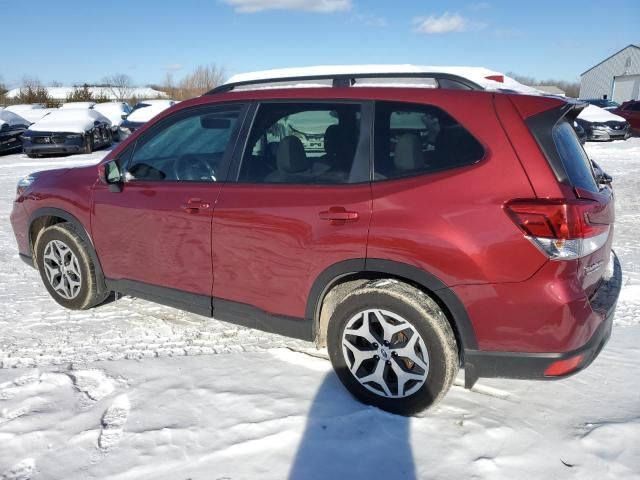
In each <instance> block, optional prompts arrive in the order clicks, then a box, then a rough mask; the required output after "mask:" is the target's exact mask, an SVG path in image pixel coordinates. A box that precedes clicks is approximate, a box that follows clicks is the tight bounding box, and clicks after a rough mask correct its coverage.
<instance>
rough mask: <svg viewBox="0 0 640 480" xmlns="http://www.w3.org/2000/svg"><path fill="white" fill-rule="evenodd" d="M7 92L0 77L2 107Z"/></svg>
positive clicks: (0, 102)
mask: <svg viewBox="0 0 640 480" xmlns="http://www.w3.org/2000/svg"><path fill="white" fill-rule="evenodd" d="M8 91H9V89H8V88H7V86H6V85H5V83H4V80H3V79H2V77H0V104H1V105H4V104H5V103H6V101H7V99H6V94H7V92H8Z"/></svg>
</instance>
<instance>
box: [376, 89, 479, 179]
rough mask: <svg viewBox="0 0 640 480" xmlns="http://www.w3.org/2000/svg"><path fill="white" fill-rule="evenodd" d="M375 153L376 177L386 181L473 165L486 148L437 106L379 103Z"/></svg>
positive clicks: (377, 106) (377, 105) (377, 107)
mask: <svg viewBox="0 0 640 480" xmlns="http://www.w3.org/2000/svg"><path fill="white" fill-rule="evenodd" d="M374 153H375V156H374V180H386V179H393V178H400V177H407V176H413V175H422V174H425V173H431V172H438V171H441V170H447V169H450V168H456V167H462V166H466V165H473V164H474V163H477V162H479V161H480V160H481V159H482V157H483V156H484V149H483V148H482V145H481V144H480V142H478V140H476V139H475V138H474V137H473V136H472V135H471V134H470V133H469V132H468V131H467V130H466V129H465V128H464V127H463V126H462V125H460V124H459V123H458V122H457V121H456V120H455V119H453V118H452V117H451V116H450V115H448V114H447V113H446V112H444V111H443V110H441V109H439V108H437V107H434V106H432V105H416V104H410V103H391V102H378V103H377V104H376V116H375V152H374Z"/></svg>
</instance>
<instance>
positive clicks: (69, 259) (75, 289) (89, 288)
mask: <svg viewBox="0 0 640 480" xmlns="http://www.w3.org/2000/svg"><path fill="white" fill-rule="evenodd" d="M34 250H35V252H36V264H37V266H38V270H39V272H40V277H41V278H42V282H43V283H44V286H45V287H46V289H47V291H48V292H49V294H50V295H51V296H52V297H53V299H54V300H55V301H56V302H58V303H59V304H60V305H62V306H63V307H66V308H70V309H72V310H84V309H87V308H91V307H93V306H96V305H98V304H100V303H102V302H103V301H104V300H105V299H106V298H107V296H108V294H109V292H101V291H100V289H99V288H98V278H97V273H96V268H95V265H94V263H93V260H92V259H91V256H90V255H89V251H88V247H87V245H86V243H85V241H84V240H83V239H82V237H81V236H80V235H79V234H78V233H77V231H76V229H75V228H74V227H73V225H71V224H70V223H58V224H55V225H52V226H50V227H48V228H46V229H44V230H43V231H42V232H41V233H40V235H39V236H38V238H37V240H36V245H35V249H34Z"/></svg>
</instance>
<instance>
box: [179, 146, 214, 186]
mask: <svg viewBox="0 0 640 480" xmlns="http://www.w3.org/2000/svg"><path fill="white" fill-rule="evenodd" d="M173 175H174V177H175V179H176V180H195V181H207V182H210V181H211V180H214V181H215V179H216V177H215V172H214V170H213V166H212V165H211V164H210V162H209V161H208V160H207V159H206V158H205V157H204V156H203V155H198V154H196V153H187V154H186V155H182V156H180V157H178V158H176V160H175V161H174V162H173Z"/></svg>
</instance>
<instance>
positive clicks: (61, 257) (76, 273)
mask: <svg viewBox="0 0 640 480" xmlns="http://www.w3.org/2000/svg"><path fill="white" fill-rule="evenodd" d="M42 264H43V265H44V272H45V275H46V277H47V280H48V281H49V284H50V285H51V287H52V288H53V289H54V290H55V291H56V293H57V294H58V295H60V296H61V297H62V298H65V299H67V300H72V299H74V298H76V297H77V296H78V294H79V293H80V288H81V287H82V274H81V272H80V264H79V262H78V258H77V257H76V255H75V254H74V253H73V251H72V250H71V248H69V246H68V245H67V244H65V243H64V242H62V241H60V240H51V241H50V242H49V243H47V245H46V247H45V249H44V255H43V262H42Z"/></svg>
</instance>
